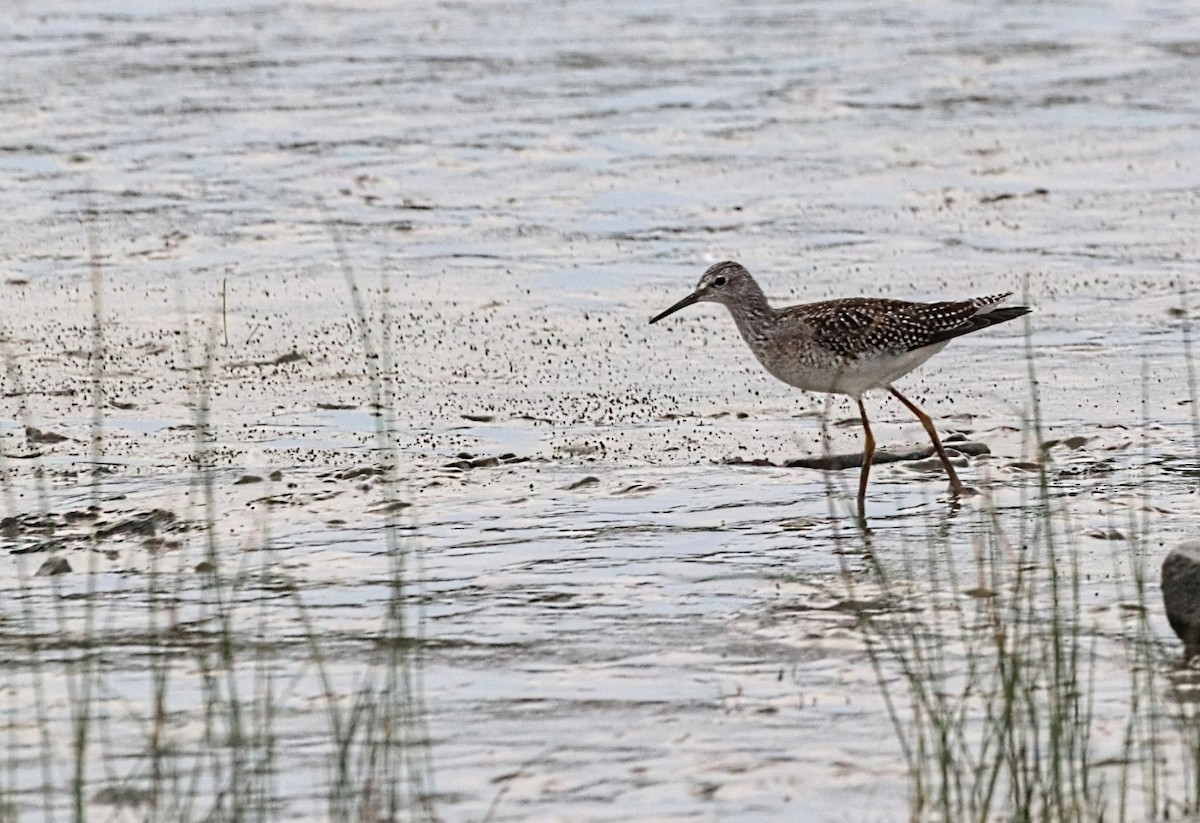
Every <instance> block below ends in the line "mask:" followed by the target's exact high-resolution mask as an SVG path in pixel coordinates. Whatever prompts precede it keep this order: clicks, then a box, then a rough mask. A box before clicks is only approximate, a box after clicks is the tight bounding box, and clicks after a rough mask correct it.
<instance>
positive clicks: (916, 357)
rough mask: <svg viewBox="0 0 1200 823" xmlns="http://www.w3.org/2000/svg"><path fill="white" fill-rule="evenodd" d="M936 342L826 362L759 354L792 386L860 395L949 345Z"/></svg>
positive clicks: (887, 382) (902, 373)
mask: <svg viewBox="0 0 1200 823" xmlns="http://www.w3.org/2000/svg"><path fill="white" fill-rule="evenodd" d="M947 342H949V341H946V342H943V343H935V344H934V345H932V346H925V347H923V348H920V349H915V350H913V351H909V352H901V353H900V354H882V355H873V356H864V357H859V358H855V359H841V358H836V359H834V358H831V359H829V360H827V361H825V362H810V361H808V360H806V359H802V358H796V359H777V360H773V362H767V360H766V359H762V358H760V361H761V362H762V364H763V366H764V367H766V369H767V371H769V372H770V373H771V374H773V375H775V376H776V377H778V378H779V379H780V380H782V381H783V382H784V383H787V384H788V385H789V386H795V387H796V388H798V389H804V391H815V392H824V393H825V394H846V395H849V396H850V397H861V396H862V394H863V392H865V391H867V390H868V389H879V388H884V387H886V386H889V385H891V384H892V382H893V381H895V380H898V379H900V378H901V377H903V376H904V375H906V374H908V373H909V372H910V371H912V370H913V369H915V368H917V367H918V366H920V365H921V364H922V363H924V362H925V361H926V360H928V359H929V358H931V357H933V356H934V355H935V354H937V353H938V352H940V351H941V350H942V349H944V348H945V347H946V343H947Z"/></svg>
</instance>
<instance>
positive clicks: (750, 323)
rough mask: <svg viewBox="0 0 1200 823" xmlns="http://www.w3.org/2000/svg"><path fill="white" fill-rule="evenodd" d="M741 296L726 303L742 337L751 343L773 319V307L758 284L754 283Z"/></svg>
mask: <svg viewBox="0 0 1200 823" xmlns="http://www.w3.org/2000/svg"><path fill="white" fill-rule="evenodd" d="M741 298H742V299H740V300H738V301H737V302H736V303H730V304H727V307H728V309H729V313H730V314H732V315H733V321H734V322H735V323H737V327H738V331H740V332H741V333H742V337H743V338H744V339H745V340H746V342H747V343H751V345H753V340H754V338H757V337H759V336H761V335H762V334H763V333H764V331H765V329H766V327H767V326H769V325H770V324H771V322H772V321H773V320H774V319H775V309H773V308H771V304H770V303H768V302H767V297H766V295H765V294H763V293H762V289H760V288H759V287H758V284H754V288H753V289H750V290H749V291H748V292H747V293H745V294H743V295H742V296H741Z"/></svg>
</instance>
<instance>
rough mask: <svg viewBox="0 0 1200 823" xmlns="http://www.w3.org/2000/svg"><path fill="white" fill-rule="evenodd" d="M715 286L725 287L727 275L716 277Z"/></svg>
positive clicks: (714, 279)
mask: <svg viewBox="0 0 1200 823" xmlns="http://www.w3.org/2000/svg"><path fill="white" fill-rule="evenodd" d="M713 285H714V286H724V285H725V275H723V274H722V275H719V276H717V277H714V278H713Z"/></svg>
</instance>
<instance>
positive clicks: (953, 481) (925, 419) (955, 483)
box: [864, 386, 963, 495]
mask: <svg viewBox="0 0 1200 823" xmlns="http://www.w3.org/2000/svg"><path fill="white" fill-rule="evenodd" d="M887 390H888V391H890V392H891V393H892V396H893V397H895V398H896V399H897V400H899V401H900V402H901V403H903V404H904V405H905V406H907V407H908V410H909V411H910V412H912V413H913V414H915V415H916V416H917V419H918V420H920V421H921V425H922V426H924V427H925V431H927V432H928V433H929V439H930V440H932V441H933V448H934V450H935V451H937V455H938V457H940V458H941V459H942V465H943V466H945V467H946V474H948V475H950V493H951V494H954V495H957V494H961V493H962V490H963V484H962V483H961V482H959V479H958V475H957V474H955V472H954V467H953V466H951V465H950V458H948V457H946V450H945V449H943V448H942V441H941V440H939V439H938V435H937V429H935V428H934V427H933V420H931V419H930V417H929V415H927V414H926V413H925V412H923V411H921V407H920V406H918V405H917V404H916V403H914V402H912V401H911V400H909V399H908V398H907V397H905V396H904V395H902V394H901V393H900V392H898V391H896V388H895V387H894V386H888V387H887ZM864 419H865V418H864Z"/></svg>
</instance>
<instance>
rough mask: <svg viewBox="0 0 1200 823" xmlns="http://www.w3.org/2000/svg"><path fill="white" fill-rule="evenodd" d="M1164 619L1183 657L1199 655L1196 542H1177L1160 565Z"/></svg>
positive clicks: (1199, 574)
mask: <svg viewBox="0 0 1200 823" xmlns="http://www.w3.org/2000/svg"><path fill="white" fill-rule="evenodd" d="M1162 593H1163V605H1164V606H1165V607H1166V610H1167V620H1168V621H1169V622H1170V624H1171V628H1172V629H1174V630H1175V634H1177V635H1179V639H1180V640H1182V641H1183V656H1184V659H1185V660H1190V659H1192V658H1193V657H1195V656H1196V655H1200V540H1187V541H1184V542H1183V543H1180V544H1179V545H1178V546H1176V547H1175V549H1173V550H1172V551H1171V553H1170V554H1168V555H1167V559H1166V560H1164V561H1163V565H1162Z"/></svg>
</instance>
